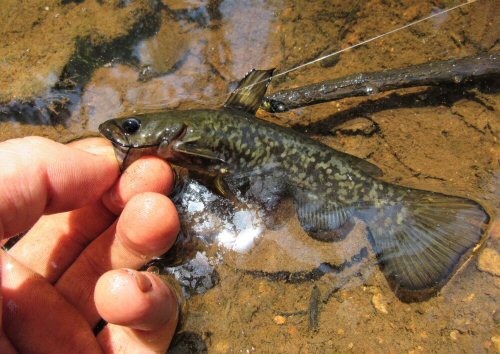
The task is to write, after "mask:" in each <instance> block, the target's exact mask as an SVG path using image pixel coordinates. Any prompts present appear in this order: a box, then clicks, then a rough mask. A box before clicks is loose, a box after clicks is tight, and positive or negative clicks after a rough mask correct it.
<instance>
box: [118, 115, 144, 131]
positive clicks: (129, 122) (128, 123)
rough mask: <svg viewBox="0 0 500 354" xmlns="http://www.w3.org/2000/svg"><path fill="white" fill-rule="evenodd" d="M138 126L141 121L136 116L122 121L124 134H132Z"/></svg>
mask: <svg viewBox="0 0 500 354" xmlns="http://www.w3.org/2000/svg"><path fill="white" fill-rule="evenodd" d="M140 127H141V121H140V120H139V119H137V118H129V119H126V120H124V121H123V122H122V128H123V131H124V132H125V133H126V134H134V133H135V132H136V131H138V130H139V128H140Z"/></svg>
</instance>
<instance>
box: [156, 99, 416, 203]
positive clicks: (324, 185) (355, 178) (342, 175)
mask: <svg viewBox="0 0 500 354" xmlns="http://www.w3.org/2000/svg"><path fill="white" fill-rule="evenodd" d="M164 115H165V116H164V117H163V118H162V117H160V114H159V115H158V116H157V117H156V118H157V119H159V120H162V121H164V122H165V124H172V122H173V121H175V120H178V121H180V122H182V123H184V124H186V125H187V126H189V127H191V128H193V129H194V131H195V132H196V133H198V134H199V135H201V136H202V137H203V138H202V139H200V141H197V142H196V145H197V146H200V145H202V146H205V147H207V148H209V149H211V150H212V151H214V152H216V153H217V154H218V155H219V156H220V158H221V159H222V160H224V161H225V162H226V164H220V163H217V162H216V163H214V164H213V165H210V164H209V161H207V162H205V165H204V168H206V169H207V170H212V171H214V172H217V171H220V170H221V169H222V172H223V173H227V172H226V169H227V170H228V172H229V174H231V172H239V171H252V170H259V169H263V170H266V169H269V171H267V172H268V173H270V174H271V172H272V171H280V172H283V175H282V177H283V178H286V180H287V181H286V182H287V184H288V185H289V186H290V187H292V188H294V189H297V190H304V191H309V192H318V193H320V194H321V196H322V198H324V199H325V200H329V201H330V202H334V201H338V202H339V203H340V204H343V205H353V204H356V203H361V204H363V202H369V204H370V206H373V203H390V204H396V203H397V202H398V201H400V200H401V199H402V198H403V197H404V195H406V193H407V192H406V190H405V188H401V187H398V186H393V185H390V184H387V183H384V182H382V181H379V180H376V179H374V178H372V177H371V176H369V175H367V174H365V173H363V172H362V171H361V170H359V169H357V168H356V167H353V166H352V162H351V161H350V159H351V158H352V156H351V155H348V154H345V153H342V152H340V151H337V150H334V149H332V148H330V147H328V146H326V145H324V144H322V143H320V142H317V141H315V140H313V139H311V138H309V137H307V136H305V135H303V134H301V133H298V132H295V131H294V130H292V129H289V128H285V127H281V126H278V125H276V124H273V123H270V122H267V121H264V120H261V119H256V118H255V117H254V116H252V115H250V114H246V113H245V112H240V111H234V110H230V109H224V110H193V111H184V112H183V111H179V112H175V114H172V115H170V114H169V113H168V112H165V113H164ZM187 160H188V159H185V158H179V159H176V160H175V163H177V164H179V165H185V167H188V168H189V167H190V166H189V165H186V163H187ZM263 173H266V171H263ZM379 195H381V197H379ZM387 197H389V198H390V199H387Z"/></svg>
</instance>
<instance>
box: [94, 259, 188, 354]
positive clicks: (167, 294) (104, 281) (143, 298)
mask: <svg viewBox="0 0 500 354" xmlns="http://www.w3.org/2000/svg"><path fill="white" fill-rule="evenodd" d="M94 297H95V302H96V306H97V309H98V311H99V314H100V315H101V316H102V318H103V319H105V320H106V321H107V322H108V325H107V326H106V327H105V329H104V330H103V331H102V332H101V333H100V334H99V337H98V340H99V343H100V344H101V346H102V347H103V348H104V349H105V352H113V353H115V352H123V351H124V349H125V348H127V352H132V353H150V352H153V353H165V352H166V350H167V348H168V345H169V344H170V341H171V340H172V337H173V334H174V331H175V328H176V326H177V319H178V312H179V308H178V300H177V297H176V295H175V293H174V292H173V291H172V290H171V289H170V288H169V287H168V286H167V285H166V284H165V282H163V281H162V280H161V279H160V278H158V277H157V276H155V275H154V274H151V273H148V272H137V271H133V270H124V269H123V270H117V271H111V272H108V273H106V274H104V275H103V276H102V277H101V278H100V279H99V281H98V282H97V286H96V290H95V295H94ZM130 299H133V301H130Z"/></svg>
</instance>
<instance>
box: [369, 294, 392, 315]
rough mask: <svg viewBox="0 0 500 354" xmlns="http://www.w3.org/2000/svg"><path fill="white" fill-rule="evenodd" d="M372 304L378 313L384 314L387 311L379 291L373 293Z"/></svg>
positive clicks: (385, 302) (385, 303)
mask: <svg viewBox="0 0 500 354" xmlns="http://www.w3.org/2000/svg"><path fill="white" fill-rule="evenodd" d="M372 305H373V307H375V309H376V310H377V311H378V312H380V313H383V314H385V315H387V314H388V313H389V311H387V301H386V300H385V298H384V296H383V295H382V294H381V293H375V294H373V296H372Z"/></svg>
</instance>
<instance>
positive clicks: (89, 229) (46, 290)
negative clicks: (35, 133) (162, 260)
mask: <svg viewBox="0 0 500 354" xmlns="http://www.w3.org/2000/svg"><path fill="white" fill-rule="evenodd" d="M0 161H1V163H0V166H1V169H0V240H1V239H2V238H3V239H6V238H9V237H12V236H14V235H16V234H19V233H20V232H23V231H25V230H27V229H28V228H30V227H31V226H32V225H34V226H33V227H32V228H31V229H30V231H28V233H27V234H26V235H25V236H23V238H22V239H21V240H20V241H19V242H18V243H16V244H15V245H14V246H13V247H12V249H10V250H9V251H8V252H5V251H0V257H1V295H2V297H3V299H2V311H1V312H0V314H1V316H2V317H1V320H2V321H1V322H0V353H15V352H16V350H17V351H19V352H23V353H55V352H57V353H73V352H79V353H98V352H105V353H111V352H113V353H114V352H126V353H160V352H162V353H164V352H165V351H166V349H167V347H168V345H169V343H170V341H171V339H172V336H173V333H174V330H175V327H176V325H177V319H178V302H177V298H176V296H175V293H174V292H173V291H172V290H171V289H170V288H169V287H168V286H167V285H166V284H165V283H164V282H163V281H162V280H161V279H159V278H158V277H157V276H155V275H154V274H151V273H148V272H138V271H135V270H132V269H137V268H139V267H140V266H142V265H143V264H145V263H146V262H147V261H148V260H150V259H151V258H153V257H155V256H159V255H161V254H162V253H164V252H166V251H167V250H168V249H169V248H170V247H171V246H172V244H173V243H174V242H175V239H176V236H177V233H178V231H179V227H180V226H179V219H178V215H177V212H176V210H175V207H174V205H173V203H172V202H171V201H170V200H169V199H168V198H167V197H165V196H164V194H165V193H167V192H169V191H170V190H171V188H172V185H173V180H174V177H173V173H172V170H171V169H170V167H169V165H168V164H167V163H166V162H164V161H162V160H160V159H157V158H154V157H144V158H142V159H140V160H138V161H136V162H134V163H133V164H132V165H131V166H130V167H129V168H128V169H127V171H126V172H125V173H123V174H122V175H121V176H120V171H119V168H118V164H117V162H116V159H115V157H114V154H113V149H112V147H111V146H110V145H109V143H108V142H107V141H106V140H104V139H87V140H82V141H79V142H76V143H74V144H72V146H67V145H62V144H58V143H55V142H53V141H50V140H48V139H43V138H36V137H30V138H23V139H15V140H10V141H6V142H3V143H0ZM123 268H126V269H123ZM101 318H103V319H105V320H106V321H107V322H108V324H107V325H106V327H105V328H104V329H103V330H102V331H101V332H100V333H99V334H98V335H97V337H96V336H95V335H94V334H93V331H92V330H93V328H94V327H95V325H96V324H97V323H98V322H99V321H100V319H101Z"/></svg>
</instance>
